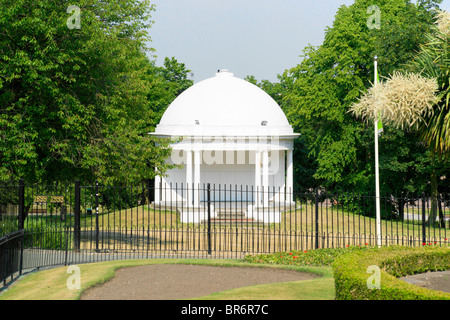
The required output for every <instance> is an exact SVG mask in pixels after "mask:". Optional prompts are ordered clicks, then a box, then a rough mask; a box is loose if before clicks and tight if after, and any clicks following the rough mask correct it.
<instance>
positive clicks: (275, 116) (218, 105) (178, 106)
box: [154, 70, 297, 136]
mask: <svg viewBox="0 0 450 320" xmlns="http://www.w3.org/2000/svg"><path fill="white" fill-rule="evenodd" d="M154 134H156V135H169V136H186V135H192V136H229V135H232V136H237V135H241V136H242V135H243V136H255V135H266V134H269V135H280V136H292V135H294V133H293V131H292V127H291V126H290V125H289V122H288V120H287V118H286V116H285V114H284V113H283V111H282V110H281V108H280V107H279V105H278V104H277V103H276V102H275V100H273V99H272V98H271V97H270V96H269V95H268V94H267V93H266V92H264V91H263V90H261V89H260V88H259V87H257V86H255V85H253V84H251V83H250V82H248V81H245V80H243V79H239V78H236V77H234V75H233V74H232V73H231V72H229V71H228V70H221V71H219V72H218V73H216V76H215V77H212V78H209V79H206V80H203V81H201V82H199V83H197V84H195V85H193V86H192V87H190V88H188V89H187V90H185V91H184V92H183V93H182V94H180V95H179V96H178V97H177V98H176V99H175V100H174V101H173V102H172V104H171V105H170V106H169V107H168V108H167V110H166V112H165V113H164V115H163V117H162V119H161V121H160V123H159V125H158V126H157V127H156V130H155V133H154ZM295 136H297V135H295Z"/></svg>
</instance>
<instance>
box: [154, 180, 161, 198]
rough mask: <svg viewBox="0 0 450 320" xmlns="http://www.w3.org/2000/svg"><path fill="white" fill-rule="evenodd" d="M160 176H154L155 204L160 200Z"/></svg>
mask: <svg viewBox="0 0 450 320" xmlns="http://www.w3.org/2000/svg"><path fill="white" fill-rule="evenodd" d="M160 187H161V177H160V176H156V177H155V204H159V202H160V200H161V189H160Z"/></svg>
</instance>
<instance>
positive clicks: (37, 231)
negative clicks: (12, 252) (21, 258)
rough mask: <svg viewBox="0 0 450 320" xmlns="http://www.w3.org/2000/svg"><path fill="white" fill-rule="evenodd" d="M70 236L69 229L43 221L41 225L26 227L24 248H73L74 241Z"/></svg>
mask: <svg viewBox="0 0 450 320" xmlns="http://www.w3.org/2000/svg"><path fill="white" fill-rule="evenodd" d="M69 238H70V236H69V233H68V229H65V228H63V227H57V226H54V225H53V224H47V223H45V222H43V221H41V223H39V225H36V226H34V227H33V228H27V229H25V234H24V248H39V249H49V250H66V249H71V246H72V243H71V240H70V239H69Z"/></svg>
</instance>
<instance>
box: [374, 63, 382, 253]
mask: <svg viewBox="0 0 450 320" xmlns="http://www.w3.org/2000/svg"><path fill="white" fill-rule="evenodd" d="M377 63H378V57H377V56H375V57H374V68H375V81H374V83H375V86H376V85H377V82H378V65H377ZM375 192H376V195H375V203H376V219H377V245H378V247H381V217H380V216H381V214H380V174H379V167H378V114H376V115H375Z"/></svg>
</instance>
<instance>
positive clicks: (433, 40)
mask: <svg viewBox="0 0 450 320" xmlns="http://www.w3.org/2000/svg"><path fill="white" fill-rule="evenodd" d="M449 38H450V14H449V13H446V12H440V13H439V14H438V15H437V26H436V28H433V30H431V32H430V33H429V34H427V37H426V39H427V42H426V43H425V45H423V46H421V49H420V51H419V52H418V53H417V55H416V56H415V57H414V58H413V59H412V62H409V63H407V64H406V65H405V67H404V68H403V70H402V72H400V71H398V72H395V73H394V74H393V75H391V76H390V77H388V78H387V80H386V81H385V82H384V83H382V84H381V85H380V86H376V87H372V88H371V89H369V90H368V92H367V93H366V94H365V95H363V96H362V97H361V98H360V99H359V101H358V102H357V103H355V104H354V105H353V106H352V108H351V110H352V112H353V113H355V114H356V115H357V116H359V117H362V118H364V119H372V120H373V119H374V117H378V116H381V117H382V119H383V121H386V122H388V123H389V124H391V125H393V126H395V127H399V128H401V129H404V130H409V131H415V132H417V133H418V136H419V137H420V139H421V140H422V141H423V142H424V143H425V144H426V146H427V147H428V148H429V149H430V151H431V157H432V162H433V164H434V165H433V166H432V168H431V169H430V170H431V173H430V186H431V197H432V206H431V214H430V217H429V223H431V222H434V221H435V220H436V213H437V208H438V198H439V192H438V180H440V179H441V176H442V177H444V178H447V176H448V171H447V173H444V172H442V167H446V164H445V159H446V158H447V159H448V156H449V155H450V142H449V141H450V140H449V139H450V117H449V99H450V89H449V88H450V86H449V85H450V65H449V63H448V61H449V53H448V45H449ZM438 160H441V161H438ZM440 162H443V163H440ZM447 168H448V167H447ZM439 172H441V173H439ZM442 221H443V219H441V222H442Z"/></svg>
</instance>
